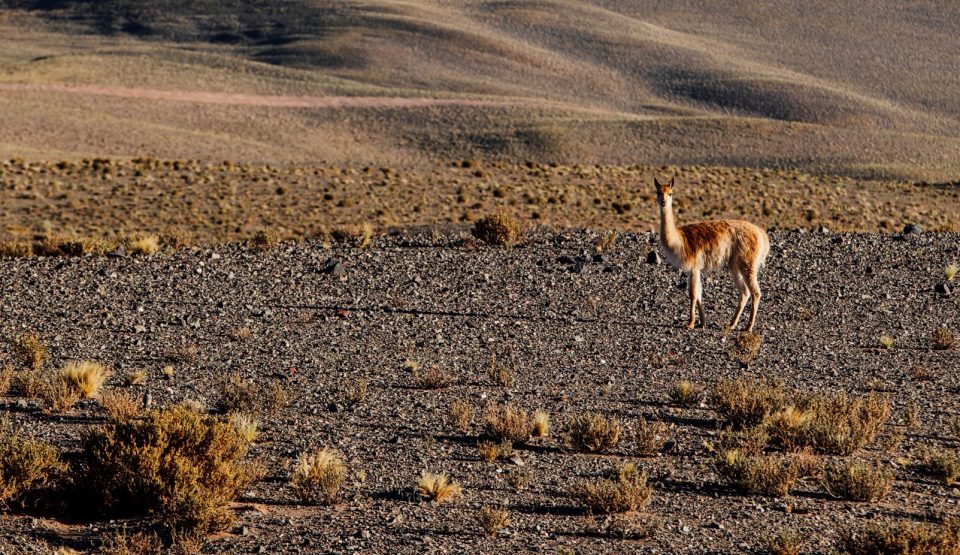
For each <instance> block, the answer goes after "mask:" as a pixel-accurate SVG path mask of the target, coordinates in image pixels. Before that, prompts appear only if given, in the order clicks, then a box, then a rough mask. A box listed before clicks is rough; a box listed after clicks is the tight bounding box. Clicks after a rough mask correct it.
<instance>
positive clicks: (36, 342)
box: [10, 332, 50, 372]
mask: <svg viewBox="0 0 960 555" xmlns="http://www.w3.org/2000/svg"><path fill="white" fill-rule="evenodd" d="M10 346H11V348H12V350H13V358H14V360H15V361H16V364H17V366H18V367H19V368H20V369H22V370H33V371H34V372H39V371H40V370H42V369H43V365H44V363H46V362H47V359H48V358H50V355H49V354H48V353H47V347H46V346H45V345H44V344H43V341H41V340H40V335H39V334H36V333H32V332H31V333H23V334H20V335H18V336H17V337H15V338H14V339H13V341H11V345H10Z"/></svg>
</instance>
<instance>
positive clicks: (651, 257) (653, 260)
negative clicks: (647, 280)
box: [647, 251, 660, 265]
mask: <svg viewBox="0 0 960 555" xmlns="http://www.w3.org/2000/svg"><path fill="white" fill-rule="evenodd" d="M647 264H653V265H657V264H660V253H659V252H657V251H650V254H648V255H647Z"/></svg>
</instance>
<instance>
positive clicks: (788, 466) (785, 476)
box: [715, 449, 799, 497]
mask: <svg viewBox="0 0 960 555" xmlns="http://www.w3.org/2000/svg"><path fill="white" fill-rule="evenodd" d="M715 465H716V469H717V474H719V475H720V477H722V478H723V479H724V480H725V481H726V482H727V483H729V484H731V485H732V486H734V487H735V488H736V489H737V490H738V491H740V492H741V493H746V494H750V495H766V496H774V497H783V496H784V495H787V493H789V491H790V489H791V488H792V487H793V485H794V484H795V483H796V481H797V479H798V478H799V472H798V469H797V467H796V465H795V463H794V462H793V460H792V459H791V458H790V457H789V456H786V455H763V454H753V455H751V454H746V453H745V452H743V451H741V450H740V449H730V450H726V451H720V452H718V454H717V456H716V458H715Z"/></svg>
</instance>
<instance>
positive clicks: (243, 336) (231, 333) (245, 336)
mask: <svg viewBox="0 0 960 555" xmlns="http://www.w3.org/2000/svg"><path fill="white" fill-rule="evenodd" d="M227 337H229V338H230V340H231V341H247V340H249V339H250V338H251V337H253V331H252V330H251V329H250V328H248V327H245V326H241V327H236V328H230V329H229V330H227Z"/></svg>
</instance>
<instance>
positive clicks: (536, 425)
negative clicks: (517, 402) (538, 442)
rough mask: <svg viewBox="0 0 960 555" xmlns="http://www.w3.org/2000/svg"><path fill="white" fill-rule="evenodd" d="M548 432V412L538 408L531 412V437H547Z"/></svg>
mask: <svg viewBox="0 0 960 555" xmlns="http://www.w3.org/2000/svg"><path fill="white" fill-rule="evenodd" d="M549 434H550V413H548V412H545V411H542V410H538V411H534V413H533V430H532V431H531V435H532V436H533V437H547V436H548V435H549Z"/></svg>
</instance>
